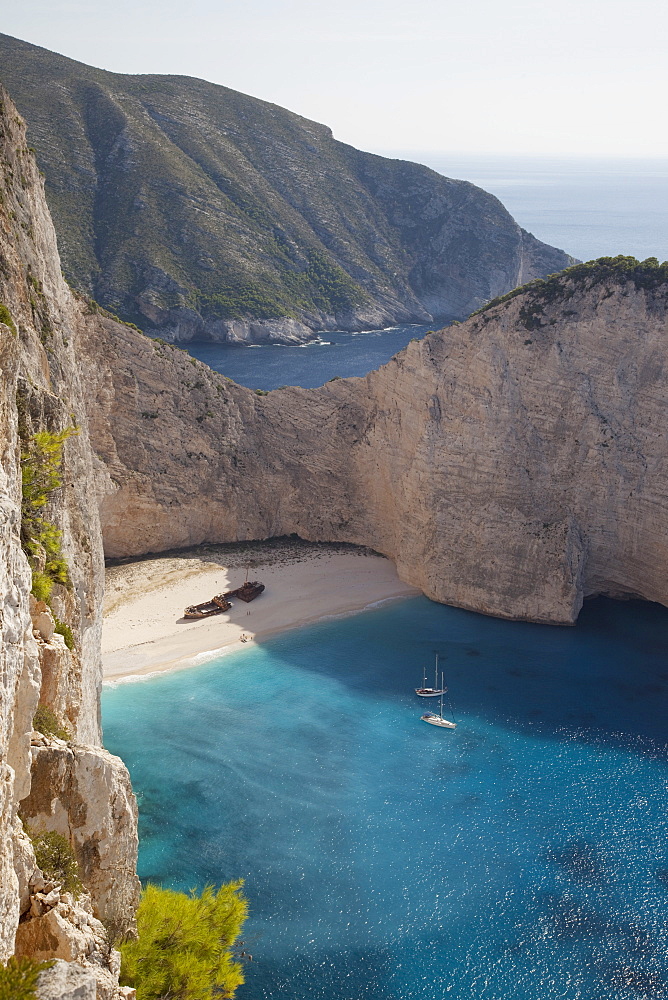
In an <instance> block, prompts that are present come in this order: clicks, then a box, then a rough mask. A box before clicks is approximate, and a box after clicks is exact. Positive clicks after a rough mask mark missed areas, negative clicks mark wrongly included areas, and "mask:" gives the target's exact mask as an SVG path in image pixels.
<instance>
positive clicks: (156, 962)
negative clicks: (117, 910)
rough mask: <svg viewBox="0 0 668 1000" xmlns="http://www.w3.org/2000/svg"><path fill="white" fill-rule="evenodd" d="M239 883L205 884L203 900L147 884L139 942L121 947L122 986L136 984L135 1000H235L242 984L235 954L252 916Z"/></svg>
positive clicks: (138, 919) (195, 896)
mask: <svg viewBox="0 0 668 1000" xmlns="http://www.w3.org/2000/svg"><path fill="white" fill-rule="evenodd" d="M241 885H242V883H241V882H230V883H229V884H228V885H222V886H221V887H220V889H219V890H218V891H217V892H215V891H214V889H213V887H212V886H207V887H206V888H205V889H204V890H203V891H202V894H201V895H200V896H198V895H196V894H195V893H194V892H192V893H191V894H190V895H186V894H185V893H182V892H174V891H173V890H171V889H160V888H159V887H158V886H155V885H149V886H147V887H146V889H145V890H144V892H143V893H142V898H141V902H140V904H139V909H138V911H137V930H138V932H139V938H138V940H136V941H128V942H126V943H125V944H122V945H121V955H122V959H123V961H122V966H121V984H122V985H124V986H135V987H136V989H137V1000H160V998H163V997H169V998H170V1000H214V998H220V1000H222V998H223V997H233V996H234V994H235V992H236V989H237V987H238V986H240V985H241V983H243V981H244V977H243V972H242V969H241V965H240V964H239V963H238V962H236V961H235V960H234V955H233V946H234V944H235V942H236V940H237V938H238V937H239V932H240V930H241V926H242V924H243V922H244V921H245V919H246V916H247V912H248V904H247V902H246V900H245V899H244V897H243V896H242V895H241V892H240V889H241Z"/></svg>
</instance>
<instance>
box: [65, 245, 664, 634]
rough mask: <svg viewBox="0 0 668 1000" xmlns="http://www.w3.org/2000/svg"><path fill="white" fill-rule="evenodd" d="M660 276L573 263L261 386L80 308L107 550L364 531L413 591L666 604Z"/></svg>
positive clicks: (565, 608) (521, 609)
mask: <svg viewBox="0 0 668 1000" xmlns="http://www.w3.org/2000/svg"><path fill="white" fill-rule="evenodd" d="M666 270H667V269H666V267H665V266H663V267H658V266H654V265H653V264H652V263H651V262H649V263H648V264H647V265H641V266H637V267H636V266H635V265H634V264H633V263H631V262H630V261H628V260H626V259H624V260H621V261H616V262H612V264H605V263H604V262H603V263H600V264H594V265H579V266H578V267H576V268H573V269H571V270H570V271H567V272H565V273H564V274H563V275H560V276H558V277H555V278H553V279H550V281H548V282H546V283H541V284H539V285H537V286H536V287H534V288H529V289H527V290H526V291H524V292H521V293H520V294H517V295H515V296H513V297H509V298H508V301H503V302H500V303H498V304H495V305H492V306H491V307H490V308H488V309H486V310H484V311H483V312H481V313H480V314H479V315H475V316H472V317H471V318H470V319H469V320H468V321H467V322H466V323H464V324H461V325H459V324H456V325H452V326H450V327H448V328H446V329H444V330H442V331H440V332H439V333H433V334H429V335H427V337H426V338H425V339H424V340H422V341H416V342H413V343H411V344H410V345H409V346H408V348H407V349H406V350H405V351H402V352H401V353H400V354H399V355H397V356H396V357H395V358H394V359H392V361H390V362H389V364H387V365H385V366H384V367H383V368H381V369H380V370H379V371H377V372H372V373H371V374H370V375H368V376H366V377H365V378H357V379H355V378H353V379H341V380H335V381H332V382H330V383H328V384H327V385H325V386H323V387H322V388H320V389H311V390H306V389H298V388H287V389H281V390H275V391H273V392H271V393H269V394H268V395H257V394H256V393H254V392H252V391H250V390H247V389H244V388H242V387H240V386H236V385H234V384H232V383H231V382H230V381H229V380H228V379H226V378H225V377H224V376H222V375H219V374H217V373H215V372H211V371H210V370H209V369H207V367H206V366H205V365H203V364H201V363H200V362H197V361H195V360H194V359H192V358H189V357H188V356H187V355H185V354H184V353H183V352H181V351H179V350H178V349H175V348H173V347H170V346H166V345H160V344H158V343H155V342H152V341H150V340H147V339H146V338H142V337H141V336H139V335H137V334H136V333H134V332H133V331H132V330H129V329H127V328H124V327H121V326H119V325H118V324H114V323H112V322H111V321H109V320H104V321H102V326H103V327H104V337H101V336H100V333H99V325H98V324H99V320H98V323H97V324H92V323H89V325H88V329H87V331H86V333H85V334H84V336H82V339H81V352H82V353H81V364H82V368H83V370H84V372H85V379H84V382H85V386H86V393H87V397H88V410H89V419H90V428H91V436H92V440H93V443H94V448H95V452H96V454H97V458H98V462H99V464H98V473H97V478H96V482H97V484H98V488H99V491H100V511H101V518H102V526H103V533H104V538H105V549H106V552H107V553H108V554H109V555H111V556H127V555H139V554H142V553H145V552H158V551H160V550H164V549H167V548H175V547H179V546H187V545H194V544H198V543H200V542H203V541H209V542H226V541H232V540H237V539H251V538H265V537H268V536H276V535H283V534H290V533H293V532H294V533H296V534H298V535H300V536H301V537H303V538H306V539H308V540H313V541H347V542H355V543H358V544H361V545H367V546H370V547H371V548H373V549H376V550H377V551H379V552H382V553H384V554H386V555H388V556H390V557H391V558H392V559H393V560H394V561H395V562H396V565H397V569H398V572H399V575H400V576H401V577H402V579H404V580H406V581H407V582H409V583H411V584H413V585H415V586H417V587H420V588H421V589H422V590H423V591H424V593H426V594H427V595H428V596H430V597H432V598H434V599H436V600H439V601H443V602H445V603H448V604H454V605H459V606H461V607H465V608H471V609H474V610H476V611H483V612H486V613H488V614H493V615H499V616H504V617H509V618H518V619H529V620H532V621H543V622H573V621H574V620H575V618H576V617H577V614H578V611H579V609H580V606H581V604H582V601H583V599H584V597H585V596H587V595H592V594H609V595H613V596H629V595H637V596H642V597H645V598H647V599H648V600H653V601H660V602H662V603H668V579H667V578H666V574H665V571H664V568H663V567H664V564H665V557H666V554H667V553H666V551H665V549H666V546H667V544H668V521H667V518H668V514H667V513H666V509H667V508H666V502H665V498H666V491H667V489H668V481H667V480H666V478H665V454H664V452H665V439H666V433H667V431H668V428H667V427H666V426H665V425H666V419H667V418H666V412H665V393H666V388H665V387H666V377H667V371H666V364H667V362H666V345H667V343H668V326H667V311H666V303H667V299H668V280H667V278H668V275H667V274H666Z"/></svg>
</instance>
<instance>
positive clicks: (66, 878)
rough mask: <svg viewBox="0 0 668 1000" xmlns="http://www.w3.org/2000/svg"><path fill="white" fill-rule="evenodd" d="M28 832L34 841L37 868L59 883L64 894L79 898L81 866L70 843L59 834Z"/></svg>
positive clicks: (81, 888) (81, 886)
mask: <svg viewBox="0 0 668 1000" xmlns="http://www.w3.org/2000/svg"><path fill="white" fill-rule="evenodd" d="M26 832H27V834H28V836H29V837H30V839H31V840H32V846H33V848H34V850H35V860H36V862H37V866H38V867H39V868H41V869H42V871H43V872H44V874H45V875H46V876H47V877H48V878H50V879H51V880H52V881H53V882H59V883H60V885H61V887H62V889H63V892H71V893H72V895H73V896H79V895H80V894H81V892H82V890H83V885H82V883H81V879H80V878H79V865H78V864H77V859H76V858H75V856H74V851H73V850H72V846H71V844H70V843H69V841H67V840H66V839H65V837H62V836H61V835H60V834H59V833H53V832H49V833H34V832H33V831H32V830H27V831H26Z"/></svg>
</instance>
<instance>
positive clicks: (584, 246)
mask: <svg viewBox="0 0 668 1000" xmlns="http://www.w3.org/2000/svg"><path fill="white" fill-rule="evenodd" d="M386 155H390V156H397V157H400V158H402V159H412V160H415V161H417V162H419V163H425V164H426V165H427V166H430V167H432V168H433V169H434V170H437V171H438V172H439V173H442V174H445V175H446V176H448V177H456V178H460V179H462V180H468V181H471V182H472V183H474V184H477V185H479V186H480V187H482V188H484V189H485V190H486V191H490V192H491V193H492V194H495V195H496V196H497V197H498V198H499V199H500V200H501V201H502V202H503V204H504V205H505V206H506V208H507V209H508V211H509V212H510V213H511V215H513V216H514V218H515V219H516V220H517V221H518V222H519V223H520V225H521V226H523V227H524V228H525V229H527V230H528V231H529V232H531V233H533V234H534V236H537V237H538V239H540V240H543V241H544V242H545V243H549V244H550V245H551V246H556V247H560V248H561V249H562V250H565V251H566V252H567V253H569V254H571V255H572V256H573V257H576V258H577V259H578V260H592V259H593V258H596V257H607V256H612V257H614V256H616V255H617V254H625V255H627V256H633V257H638V258H639V259H640V260H644V259H645V258H647V257H657V258H658V259H659V260H660V261H663V260H667V259H668V160H631V159H629V160H596V159H550V158H547V157H545V158H527V157H523V158H520V157H503V156H501V157H499V156H496V157H490V156H477V157H473V156H461V155H456V156H454V155H452V156H448V155H446V154H436V153H431V154H428V153H418V152H396V151H394V152H391V153H387V154H386ZM427 329H428V327H426V326H423V327H396V328H394V329H392V330H373V331H370V332H367V333H359V334H349V333H326V334H322V335H321V338H320V340H319V341H317V342H315V343H314V344H312V345H308V346H304V347H282V346H277V345H268V346H264V345H263V346H261V347H243V346H242V347H238V346H230V345H226V344H210V343H194V344H189V345H188V348H187V349H188V350H189V351H190V353H191V354H193V355H194V356H195V357H196V358H199V359H200V360H201V361H205V362H206V363H207V364H208V365H209V366H210V367H211V368H214V369H215V370H216V371H220V372H223V374H225V375H227V376H229V377H230V378H232V379H234V381H235V382H239V383H240V384H241V385H246V386H249V387H250V388H252V389H277V388H278V387H279V386H281V385H301V386H304V387H305V388H310V387H313V386H317V385H322V384H323V383H324V382H326V381H327V380H328V379H330V378H334V376H336V375H340V376H347V375H366V374H367V373H368V372H370V371H373V370H374V369H375V368H378V367H379V366H380V365H382V364H385V363H386V362H387V361H389V359H390V358H391V357H392V355H393V354H396V353H397V351H400V350H401V349H402V348H403V347H405V346H406V344H407V343H408V341H409V340H410V339H411V338H412V337H421V336H424V334H425V332H426V331H427Z"/></svg>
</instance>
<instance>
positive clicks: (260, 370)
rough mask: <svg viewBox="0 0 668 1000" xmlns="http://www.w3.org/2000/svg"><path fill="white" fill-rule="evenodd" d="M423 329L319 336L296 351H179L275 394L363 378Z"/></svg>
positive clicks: (219, 347)
mask: <svg viewBox="0 0 668 1000" xmlns="http://www.w3.org/2000/svg"><path fill="white" fill-rule="evenodd" d="M429 329H430V328H429V327H428V326H393V327H390V328H389V329H387V330H367V331H365V332H363V333H341V332H337V333H323V334H321V335H320V337H319V338H318V339H317V340H314V341H311V342H310V343H308V344H300V345H299V346H297V347H292V346H290V345H284V344H261V345H254V346H245V345H237V344H211V343H204V342H195V343H192V344H187V345H185V346H186V349H187V350H188V351H189V353H190V354H192V355H193V357H195V358H199V360H200V361H204V362H205V363H206V364H207V365H208V366H209V368H213V369H214V371H217V372H222V373H223V374H224V375H227V377H228V378H231V379H233V381H235V382H238V383H239V385H245V386H248V387H249V388H250V389H278V388H279V387H280V386H284V385H300V386H302V387H303V388H305V389H312V388H314V387H315V386H318V385H324V383H325V382H328V381H329V379H332V378H336V376H339V378H345V377H348V376H350V375H367V374H368V373H369V372H372V371H374V370H375V369H376V368H380V366H381V365H384V364H387V362H388V361H389V360H390V358H391V357H393V356H394V355H395V354H396V353H397V352H398V351H402V350H403V349H404V347H406V345H407V344H408V343H409V342H410V341H411V340H412V339H413V338H414V337H424V335H425V333H426V332H427V330H429ZM431 329H433V325H432V327H431Z"/></svg>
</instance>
